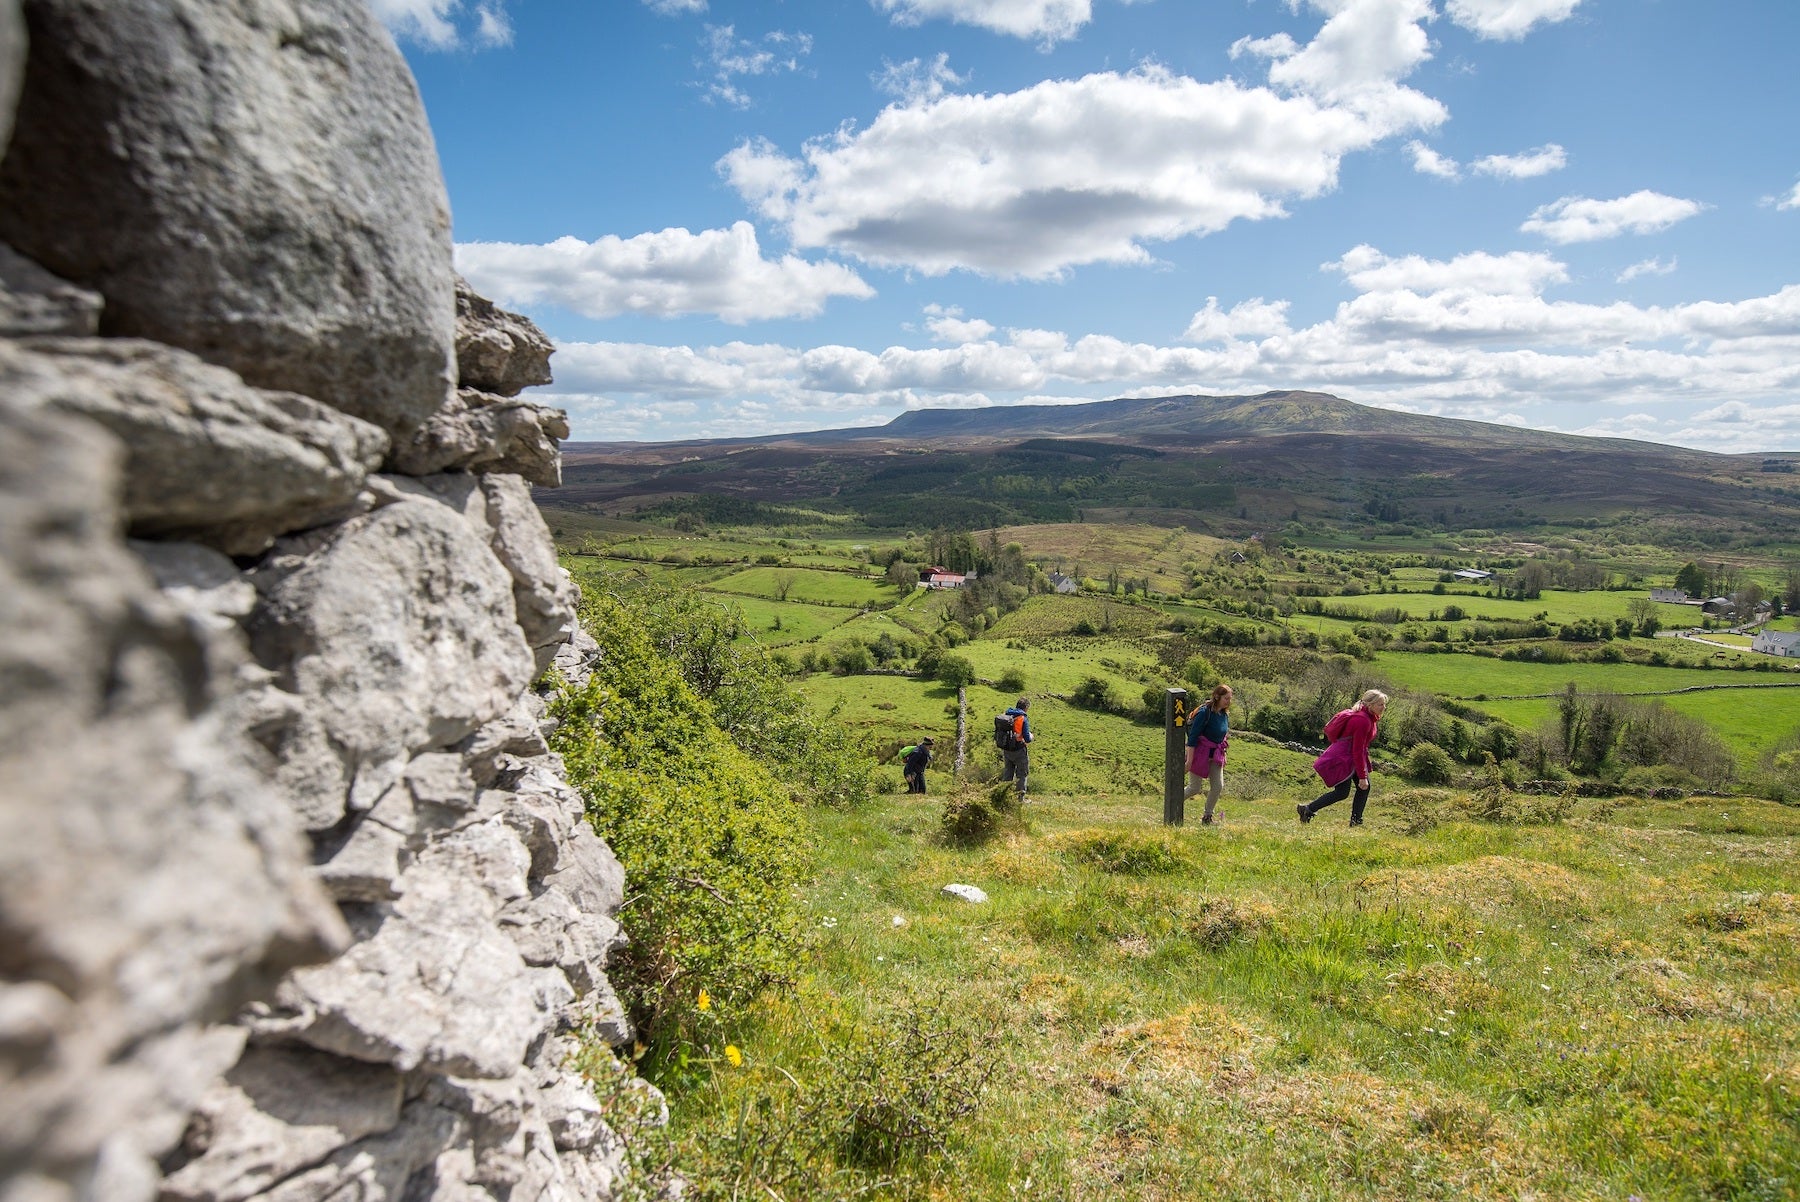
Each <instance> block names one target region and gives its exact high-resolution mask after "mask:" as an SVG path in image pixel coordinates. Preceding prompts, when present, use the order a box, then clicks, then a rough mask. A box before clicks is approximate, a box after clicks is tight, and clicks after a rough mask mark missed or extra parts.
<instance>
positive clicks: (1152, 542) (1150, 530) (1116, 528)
mask: <svg viewBox="0 0 1800 1202" xmlns="http://www.w3.org/2000/svg"><path fill="white" fill-rule="evenodd" d="M999 538H1000V541H1001V542H1002V543H1010V542H1016V543H1018V544H1019V545H1020V546H1022V547H1024V548H1025V554H1026V555H1027V556H1028V557H1030V558H1031V559H1033V560H1036V561H1038V562H1040V563H1044V564H1046V566H1047V567H1049V568H1051V569H1056V568H1058V567H1060V569H1061V570H1062V571H1063V572H1064V573H1065V574H1067V575H1070V576H1075V575H1077V574H1079V575H1081V576H1089V577H1093V578H1095V579H1098V580H1105V579H1106V576H1107V573H1108V572H1109V571H1110V570H1112V569H1114V568H1117V569H1118V570H1119V572H1120V573H1121V574H1123V575H1127V576H1132V577H1139V578H1141V577H1144V576H1148V577H1150V587H1151V588H1153V589H1155V590H1157V591H1158V592H1176V593H1178V592H1180V591H1181V589H1182V586H1183V585H1184V584H1185V583H1186V579H1187V578H1186V574H1185V572H1184V570H1183V565H1184V564H1186V563H1188V562H1195V563H1206V562H1208V561H1210V560H1211V559H1212V557H1213V556H1214V555H1215V554H1217V553H1218V551H1219V549H1220V548H1221V547H1224V546H1227V545H1230V544H1228V543H1227V542H1226V540H1224V539H1219V538H1214V537H1212V536H1211V535H1207V534H1192V533H1189V532H1188V531H1186V530H1183V529H1180V528H1179V527H1176V528H1171V527H1168V526H1149V525H1143V524H1139V523H1129V522H1125V523H1102V522H1057V523H1045V524H1041V525H1034V526H1004V527H1001V529H1000V531H999Z"/></svg>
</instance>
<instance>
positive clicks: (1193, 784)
mask: <svg viewBox="0 0 1800 1202" xmlns="http://www.w3.org/2000/svg"><path fill="white" fill-rule="evenodd" d="M1230 708H1231V686H1230V685H1223V684H1222V685H1219V686H1218V687H1217V688H1215V689H1213V691H1212V698H1211V700H1209V701H1208V702H1207V703H1206V704H1205V705H1203V706H1201V707H1200V708H1199V709H1197V710H1195V711H1194V716H1193V717H1191V718H1189V719H1188V727H1187V745H1188V786H1187V791H1186V792H1185V793H1184V794H1182V796H1184V797H1192V796H1193V795H1194V794H1196V793H1198V792H1199V791H1200V789H1201V787H1202V786H1206V812H1205V813H1204V814H1202V815H1200V825H1201V826H1211V825H1212V824H1213V808H1214V807H1215V806H1217V805H1218V804H1219V790H1221V789H1223V788H1224V787H1225V748H1226V745H1227V744H1228V743H1230V742H1231V718H1230V717H1229V716H1228V715H1227V713H1226V711H1227V710H1229V709H1230Z"/></svg>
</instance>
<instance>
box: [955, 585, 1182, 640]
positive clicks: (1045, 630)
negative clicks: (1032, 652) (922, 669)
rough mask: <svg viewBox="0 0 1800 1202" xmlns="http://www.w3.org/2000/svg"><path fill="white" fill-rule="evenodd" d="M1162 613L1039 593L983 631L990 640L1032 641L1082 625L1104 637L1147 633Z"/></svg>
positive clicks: (1087, 598)
mask: <svg viewBox="0 0 1800 1202" xmlns="http://www.w3.org/2000/svg"><path fill="white" fill-rule="evenodd" d="M1163 613H1164V611H1163V610H1162V609H1159V608H1157V607H1155V606H1152V605H1150V604H1147V603H1146V604H1128V603H1126V602H1123V601H1115V600H1112V599H1109V598H1106V597H1095V596H1087V595H1081V594H1070V595H1061V594H1055V593H1042V594H1039V595H1038V596H1035V597H1028V598H1026V600H1025V603H1024V604H1023V605H1021V606H1019V608H1018V609H1015V610H1014V611H1013V612H1011V613H1009V614H1007V615H1005V616H1004V617H1002V618H1001V619H1000V621H999V622H998V623H996V624H995V625H994V626H993V627H992V628H990V629H989V630H988V631H987V637H988V638H990V639H1036V638H1049V637H1055V636H1057V635H1066V634H1069V633H1070V632H1071V631H1073V630H1074V629H1075V628H1076V627H1077V626H1079V625H1080V624H1081V623H1083V622H1086V623H1087V624H1088V625H1089V626H1091V627H1093V628H1094V629H1095V630H1097V631H1101V632H1104V633H1108V634H1147V633H1149V632H1150V631H1152V630H1155V629H1156V628H1157V627H1159V626H1161V625H1162V623H1163V621H1164V618H1163Z"/></svg>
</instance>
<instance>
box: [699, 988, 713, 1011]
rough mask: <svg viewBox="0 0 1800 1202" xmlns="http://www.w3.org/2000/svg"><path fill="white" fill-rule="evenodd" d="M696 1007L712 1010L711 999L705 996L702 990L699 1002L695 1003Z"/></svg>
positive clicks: (704, 991)
mask: <svg viewBox="0 0 1800 1202" xmlns="http://www.w3.org/2000/svg"><path fill="white" fill-rule="evenodd" d="M697 1005H698V1006H699V1007H700V1009H702V1010H711V1009H712V999H711V998H709V997H707V996H706V990H704V989H702V990H701V991H700V1001H699V1002H698V1003H697Z"/></svg>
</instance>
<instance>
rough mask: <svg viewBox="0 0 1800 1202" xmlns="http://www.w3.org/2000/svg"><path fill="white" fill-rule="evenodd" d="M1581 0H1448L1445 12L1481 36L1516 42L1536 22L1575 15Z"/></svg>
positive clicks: (1543, 23)
mask: <svg viewBox="0 0 1800 1202" xmlns="http://www.w3.org/2000/svg"><path fill="white" fill-rule="evenodd" d="M1580 4H1581V0H1449V2H1448V3H1447V4H1445V5H1444V14H1445V15H1446V16H1448V17H1449V18H1450V19H1451V20H1452V21H1454V22H1456V23H1457V24H1458V25H1460V26H1462V27H1463V28H1464V29H1467V30H1470V31H1472V32H1474V33H1475V34H1477V35H1479V36H1481V37H1484V38H1494V39H1497V40H1500V41H1517V40H1518V39H1520V38H1522V37H1524V36H1525V35H1526V34H1528V33H1530V32H1531V31H1532V29H1534V28H1536V27H1537V26H1539V25H1554V24H1555V23H1557V22H1558V21H1566V20H1568V19H1569V17H1571V16H1572V15H1574V12H1575V10H1576V8H1578V7H1579V6H1580Z"/></svg>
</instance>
